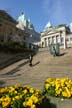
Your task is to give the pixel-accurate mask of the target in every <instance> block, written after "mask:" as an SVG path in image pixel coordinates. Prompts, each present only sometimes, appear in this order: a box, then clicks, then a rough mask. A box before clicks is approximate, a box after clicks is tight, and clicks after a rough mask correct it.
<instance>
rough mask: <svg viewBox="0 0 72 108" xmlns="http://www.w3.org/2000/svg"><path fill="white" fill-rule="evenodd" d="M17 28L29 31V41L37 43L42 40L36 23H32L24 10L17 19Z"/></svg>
mask: <svg viewBox="0 0 72 108" xmlns="http://www.w3.org/2000/svg"><path fill="white" fill-rule="evenodd" d="M16 27H17V28H19V29H21V30H23V31H25V32H27V33H28V34H29V38H28V40H27V41H28V43H32V44H35V45H37V43H38V41H40V33H38V32H36V30H35V28H34V25H33V24H32V23H31V21H30V19H27V18H26V16H25V14H24V13H23V12H22V13H21V14H20V16H19V17H18V19H17V25H16Z"/></svg>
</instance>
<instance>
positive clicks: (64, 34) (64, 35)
mask: <svg viewBox="0 0 72 108" xmlns="http://www.w3.org/2000/svg"><path fill="white" fill-rule="evenodd" d="M63 37H64V49H66V39H65V37H66V33H65V32H63Z"/></svg>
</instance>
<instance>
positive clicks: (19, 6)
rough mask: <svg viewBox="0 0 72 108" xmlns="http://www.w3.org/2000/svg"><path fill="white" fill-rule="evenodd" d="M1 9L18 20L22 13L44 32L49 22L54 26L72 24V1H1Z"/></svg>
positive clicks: (37, 28) (38, 29) (36, 27)
mask: <svg viewBox="0 0 72 108" xmlns="http://www.w3.org/2000/svg"><path fill="white" fill-rule="evenodd" d="M0 9H1V10H6V11H7V12H8V13H9V14H10V15H11V16H12V17H13V18H14V19H16V20H17V18H18V16H19V15H20V13H21V12H24V14H25V16H26V18H27V19H30V20H31V23H32V24H33V25H34V27H35V30H36V31H38V32H42V31H43V30H44V27H45V25H46V24H47V23H48V21H50V22H51V24H52V26H57V25H59V24H67V25H69V24H70V23H71V22H72V0H0Z"/></svg>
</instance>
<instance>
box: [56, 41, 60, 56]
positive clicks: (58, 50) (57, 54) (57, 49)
mask: <svg viewBox="0 0 72 108" xmlns="http://www.w3.org/2000/svg"><path fill="white" fill-rule="evenodd" d="M55 49H56V56H59V55H60V45H59V43H56V44H55Z"/></svg>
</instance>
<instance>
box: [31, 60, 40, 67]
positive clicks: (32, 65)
mask: <svg viewBox="0 0 72 108" xmlns="http://www.w3.org/2000/svg"><path fill="white" fill-rule="evenodd" d="M39 63H40V61H38V62H36V63H35V64H33V65H32V66H36V65H38V64H39Z"/></svg>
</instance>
